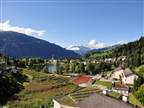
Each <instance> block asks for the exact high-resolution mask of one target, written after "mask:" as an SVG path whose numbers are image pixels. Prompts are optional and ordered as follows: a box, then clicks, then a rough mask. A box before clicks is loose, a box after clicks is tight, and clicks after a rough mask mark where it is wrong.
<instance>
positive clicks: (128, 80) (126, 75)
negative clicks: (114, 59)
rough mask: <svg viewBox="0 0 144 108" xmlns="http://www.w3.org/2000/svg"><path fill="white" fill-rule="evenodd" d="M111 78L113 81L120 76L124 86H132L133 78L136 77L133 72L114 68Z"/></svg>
mask: <svg viewBox="0 0 144 108" xmlns="http://www.w3.org/2000/svg"><path fill="white" fill-rule="evenodd" d="M112 76H113V79H119V77H120V76H122V81H123V82H124V83H125V84H133V81H134V78H135V77H136V78H137V77H138V76H137V75H136V74H135V72H134V71H133V70H131V69H129V68H126V69H124V68H122V67H118V68H115V69H114V72H113V75H112Z"/></svg>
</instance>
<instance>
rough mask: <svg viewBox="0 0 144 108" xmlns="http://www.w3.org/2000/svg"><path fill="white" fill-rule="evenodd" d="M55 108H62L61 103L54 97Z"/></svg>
mask: <svg viewBox="0 0 144 108" xmlns="http://www.w3.org/2000/svg"><path fill="white" fill-rule="evenodd" d="M53 105H54V108H61V106H60V104H59V103H58V102H57V101H55V100H54V99H53Z"/></svg>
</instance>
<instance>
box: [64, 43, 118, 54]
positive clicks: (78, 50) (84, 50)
mask: <svg viewBox="0 0 144 108" xmlns="http://www.w3.org/2000/svg"><path fill="white" fill-rule="evenodd" d="M118 46H120V44H115V45H112V46H109V47H104V48H98V49H91V48H89V47H85V46H83V45H71V46H70V47H67V48H66V49H67V50H72V51H74V52H76V53H78V54H80V55H83V54H88V53H92V52H105V51H108V50H112V49H114V48H116V47H118Z"/></svg>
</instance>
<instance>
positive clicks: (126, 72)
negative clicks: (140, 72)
mask: <svg viewBox="0 0 144 108" xmlns="http://www.w3.org/2000/svg"><path fill="white" fill-rule="evenodd" d="M131 74H134V72H133V70H131V69H130V68H126V69H124V75H125V76H128V75H131Z"/></svg>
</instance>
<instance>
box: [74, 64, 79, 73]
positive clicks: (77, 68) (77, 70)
mask: <svg viewBox="0 0 144 108" xmlns="http://www.w3.org/2000/svg"><path fill="white" fill-rule="evenodd" d="M75 70H76V72H77V73H80V66H79V65H76V69H75Z"/></svg>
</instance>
